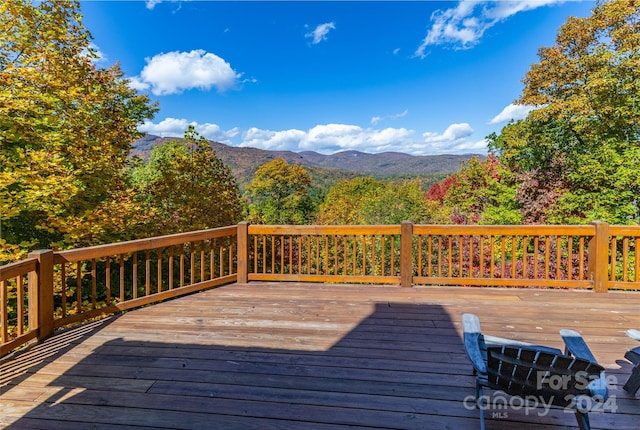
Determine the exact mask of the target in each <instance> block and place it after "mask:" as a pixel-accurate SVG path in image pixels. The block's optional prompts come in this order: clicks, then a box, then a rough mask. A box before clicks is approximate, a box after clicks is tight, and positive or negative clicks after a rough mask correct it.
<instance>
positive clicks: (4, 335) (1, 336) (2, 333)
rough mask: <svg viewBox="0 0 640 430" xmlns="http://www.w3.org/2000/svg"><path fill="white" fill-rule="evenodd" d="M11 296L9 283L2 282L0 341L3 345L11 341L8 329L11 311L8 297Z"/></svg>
mask: <svg viewBox="0 0 640 430" xmlns="http://www.w3.org/2000/svg"><path fill="white" fill-rule="evenodd" d="M8 296H9V294H8V293H7V281H0V306H1V307H2V309H0V311H1V312H0V315H1V316H2V319H1V320H0V325H1V326H2V330H0V340H1V341H2V343H5V342H7V341H8V340H9V330H8V329H7V327H8V325H9V315H8V314H9V310H8V309H7V297H8Z"/></svg>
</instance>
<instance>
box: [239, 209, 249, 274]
mask: <svg viewBox="0 0 640 430" xmlns="http://www.w3.org/2000/svg"><path fill="white" fill-rule="evenodd" d="M237 234H238V237H237V239H238V283H240V284H246V283H247V282H248V281H249V223H248V222H247V221H241V222H239V223H238V232H237Z"/></svg>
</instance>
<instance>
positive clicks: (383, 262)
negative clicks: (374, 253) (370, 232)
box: [380, 235, 391, 276]
mask: <svg viewBox="0 0 640 430" xmlns="http://www.w3.org/2000/svg"><path fill="white" fill-rule="evenodd" d="M384 242H385V236H384V235H383V236H380V250H381V253H380V266H381V270H382V276H384V275H385V262H386V258H385V243H384ZM389 275H391V270H389Z"/></svg>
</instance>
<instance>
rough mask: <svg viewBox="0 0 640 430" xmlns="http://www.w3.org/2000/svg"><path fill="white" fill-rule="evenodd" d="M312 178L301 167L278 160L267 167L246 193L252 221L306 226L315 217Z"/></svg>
mask: <svg viewBox="0 0 640 430" xmlns="http://www.w3.org/2000/svg"><path fill="white" fill-rule="evenodd" d="M310 186H311V177H310V176H309V173H308V172H307V170H306V169H305V168H304V167H302V166H299V165H297V164H288V163H287V162H286V161H285V160H284V159H282V158H278V159H275V160H273V161H270V162H268V163H266V164H263V165H262V166H260V167H259V168H258V170H257V171H256V173H255V176H254V178H253V180H252V181H251V183H250V184H249V186H248V187H247V189H246V194H247V196H248V198H249V200H250V205H249V220H250V221H251V222H254V223H260V224H305V223H307V222H308V221H309V219H310V217H311V214H312V206H313V205H312V202H311V198H310V197H309V187H310Z"/></svg>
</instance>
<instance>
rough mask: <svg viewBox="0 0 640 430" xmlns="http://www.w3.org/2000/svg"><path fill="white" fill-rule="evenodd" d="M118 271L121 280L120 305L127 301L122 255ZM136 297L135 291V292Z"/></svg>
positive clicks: (122, 255)
mask: <svg viewBox="0 0 640 430" xmlns="http://www.w3.org/2000/svg"><path fill="white" fill-rule="evenodd" d="M118 263H119V264H118V266H119V267H118V269H119V271H120V279H119V284H120V285H119V288H120V290H119V292H120V303H122V302H124V301H125V290H124V254H120V260H119V261H118ZM134 295H135V290H134Z"/></svg>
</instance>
